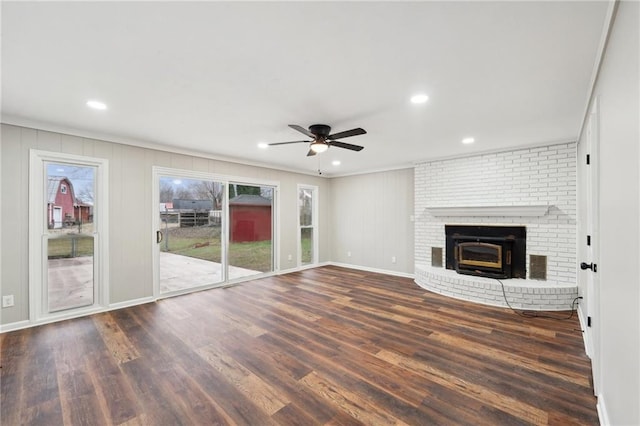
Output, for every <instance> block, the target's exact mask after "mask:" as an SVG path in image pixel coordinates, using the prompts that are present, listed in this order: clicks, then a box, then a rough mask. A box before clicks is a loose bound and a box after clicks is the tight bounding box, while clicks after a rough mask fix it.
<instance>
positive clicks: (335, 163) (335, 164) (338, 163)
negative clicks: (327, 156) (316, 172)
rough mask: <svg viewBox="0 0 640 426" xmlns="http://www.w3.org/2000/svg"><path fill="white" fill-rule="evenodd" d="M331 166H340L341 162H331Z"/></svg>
mask: <svg viewBox="0 0 640 426" xmlns="http://www.w3.org/2000/svg"><path fill="white" fill-rule="evenodd" d="M331 164H333V165H334V166H339V165H340V160H333V161H332V162H331Z"/></svg>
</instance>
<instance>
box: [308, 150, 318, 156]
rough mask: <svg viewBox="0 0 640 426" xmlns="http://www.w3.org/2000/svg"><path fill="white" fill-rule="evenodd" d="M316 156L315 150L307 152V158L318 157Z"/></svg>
mask: <svg viewBox="0 0 640 426" xmlns="http://www.w3.org/2000/svg"><path fill="white" fill-rule="evenodd" d="M316 154H317V153H316V152H315V151H314V150H312V149H310V150H309V152H307V157H311V156H313V155H316Z"/></svg>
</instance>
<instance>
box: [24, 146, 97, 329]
mask: <svg viewBox="0 0 640 426" xmlns="http://www.w3.org/2000/svg"><path fill="white" fill-rule="evenodd" d="M47 161H51V162H59V163H70V164H74V165H75V164H80V165H85V166H93V167H96V177H95V179H96V193H95V200H96V204H97V205H98V206H102V207H101V208H100V216H99V217H98V220H97V222H96V228H95V229H94V238H96V240H97V241H96V247H97V250H96V251H97V256H95V258H94V262H95V266H94V290H95V294H94V303H93V305H91V306H87V307H82V308H77V309H69V310H66V311H60V312H54V313H48V312H47V311H46V309H45V305H44V286H43V284H44V280H45V278H44V273H45V272H46V270H47V269H46V261H47V259H46V253H44V252H43V250H44V245H43V240H44V238H45V237H44V235H45V233H46V232H45V231H46V230H45V220H44V216H43V212H42V211H40V210H39V209H37V208H35V206H41V205H42V203H43V200H44V199H45V195H46V194H45V191H46V189H45V188H46V184H45V183H46V182H45V177H46V176H45V172H44V163H45V162H47ZM108 194H109V160H107V159H105V158H95V157H87V156H83V155H74V154H65V153H61V152H49V151H41V150H36V149H31V150H30V151H29V206H30V208H29V321H30V322H31V323H32V324H38V323H47V322H51V321H57V320H62V319H67V318H74V317H77V316H79V315H87V314H91V313H95V312H101V311H103V310H104V309H105V308H107V307H108V305H109V238H108V237H109V205H108Z"/></svg>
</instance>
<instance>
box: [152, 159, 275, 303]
mask: <svg viewBox="0 0 640 426" xmlns="http://www.w3.org/2000/svg"><path fill="white" fill-rule="evenodd" d="M154 182H155V183H154V185H155V194H156V195H155V196H154V200H155V201H154V206H153V208H154V216H155V220H154V228H153V232H154V239H155V243H156V244H155V246H156V249H155V251H154V259H155V263H156V265H157V267H156V268H155V273H154V277H155V278H154V282H155V286H156V294H160V295H161V294H169V293H180V292H187V291H190V290H192V289H195V288H202V287H207V286H216V285H220V284H223V283H225V282H229V281H233V280H236V279H239V278H243V277H246V276H253V275H258V274H263V273H266V272H271V271H273V270H274V268H275V262H274V241H275V239H274V236H275V230H274V223H275V221H274V218H275V203H274V201H275V195H276V186H275V185H260V184H253V183H245V182H238V181H230V180H228V179H225V178H224V177H222V176H214V175H211V174H208V173H199V172H189V171H184V170H182V171H181V170H175V169H166V168H161V167H155V168H154Z"/></svg>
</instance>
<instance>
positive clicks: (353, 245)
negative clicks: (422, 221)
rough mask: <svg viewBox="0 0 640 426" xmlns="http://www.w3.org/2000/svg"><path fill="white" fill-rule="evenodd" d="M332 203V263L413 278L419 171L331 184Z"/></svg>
mask: <svg viewBox="0 0 640 426" xmlns="http://www.w3.org/2000/svg"><path fill="white" fill-rule="evenodd" d="M330 204H331V211H330V213H329V215H330V229H328V230H327V231H326V232H328V234H329V235H330V236H331V260H333V261H335V262H338V263H345V264H350V265H355V266H360V267H366V268H374V269H384V270H387V271H394V272H400V273H406V274H413V223H412V222H411V218H410V216H411V215H413V169H402V170H393V171H386V172H378V173H369V174H363V175H357V176H347V177H340V178H334V179H331V197H330ZM348 252H351V256H348ZM394 256H395V258H396V263H393V262H392V257H394Z"/></svg>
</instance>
